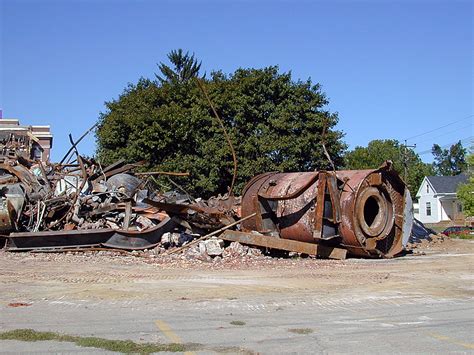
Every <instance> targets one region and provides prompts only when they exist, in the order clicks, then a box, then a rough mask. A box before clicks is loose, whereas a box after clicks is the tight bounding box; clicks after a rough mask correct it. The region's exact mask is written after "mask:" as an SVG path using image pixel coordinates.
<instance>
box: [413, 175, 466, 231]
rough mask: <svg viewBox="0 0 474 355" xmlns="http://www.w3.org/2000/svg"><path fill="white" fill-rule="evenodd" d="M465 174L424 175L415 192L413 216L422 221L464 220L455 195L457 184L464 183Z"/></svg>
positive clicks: (460, 206)
mask: <svg viewBox="0 0 474 355" xmlns="http://www.w3.org/2000/svg"><path fill="white" fill-rule="evenodd" d="M467 180H468V178H467V175H465V174H460V175H457V176H425V178H424V179H423V182H422V183H421V186H420V188H419V190H418V192H417V194H416V197H417V199H418V203H417V204H415V205H414V207H415V218H416V219H418V220H419V221H420V222H422V223H440V222H449V221H461V220H464V215H463V213H462V205H461V203H460V202H459V201H458V199H457V196H456V190H457V188H458V186H459V184H462V183H466V182H467Z"/></svg>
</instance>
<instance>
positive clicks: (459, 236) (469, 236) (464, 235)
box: [449, 233, 474, 239]
mask: <svg viewBox="0 0 474 355" xmlns="http://www.w3.org/2000/svg"><path fill="white" fill-rule="evenodd" d="M449 237H450V238H454V239H474V235H473V234H469V233H462V234H450V235H449Z"/></svg>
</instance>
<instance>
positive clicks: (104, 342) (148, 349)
mask: <svg viewBox="0 0 474 355" xmlns="http://www.w3.org/2000/svg"><path fill="white" fill-rule="evenodd" d="M0 340H20V341H30V342H34V341H46V340H53V341H60V342H70V343H75V344H76V345H78V346H82V347H88V348H96V349H103V350H109V351H116V352H121V353H128V354H129V353H139V354H151V353H156V352H161V351H168V352H184V351H188V350H196V348H197V346H196V345H193V346H192V345H189V344H188V345H186V344H175V343H171V344H159V343H135V342H134V341H131V340H111V339H104V338H96V337H82V336H76V335H67V334H61V333H55V332H38V331H36V330H33V329H15V330H10V331H7V332H3V333H0Z"/></svg>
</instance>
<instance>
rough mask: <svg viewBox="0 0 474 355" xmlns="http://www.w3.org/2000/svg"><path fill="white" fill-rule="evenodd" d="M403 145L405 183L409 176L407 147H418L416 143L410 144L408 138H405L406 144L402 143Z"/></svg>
mask: <svg viewBox="0 0 474 355" xmlns="http://www.w3.org/2000/svg"><path fill="white" fill-rule="evenodd" d="M402 147H403V153H402V154H403V170H404V180H405V183H406V182H407V178H408V154H407V148H416V144H413V145H408V144H407V140H406V139H405V144H403V145H402Z"/></svg>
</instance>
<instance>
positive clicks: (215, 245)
mask: <svg viewBox="0 0 474 355" xmlns="http://www.w3.org/2000/svg"><path fill="white" fill-rule="evenodd" d="M201 244H203V245H204V247H205V248H206V253H207V255H210V256H217V255H222V253H223V252H224V248H223V247H224V241H223V240H222V239H216V238H211V239H209V240H205V241H203V242H201V243H199V247H200V248H201Z"/></svg>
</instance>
